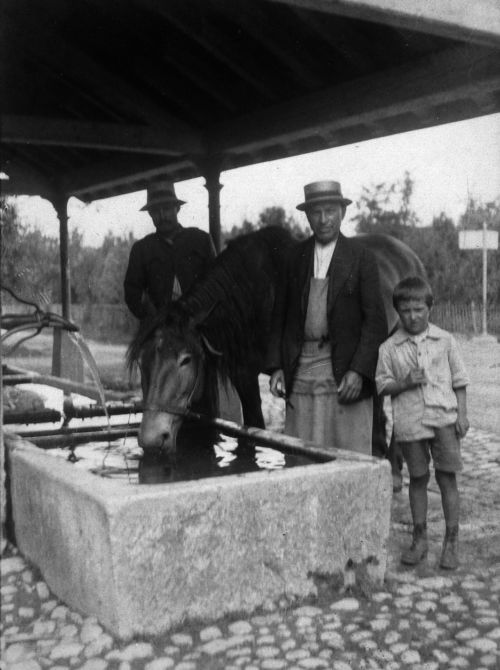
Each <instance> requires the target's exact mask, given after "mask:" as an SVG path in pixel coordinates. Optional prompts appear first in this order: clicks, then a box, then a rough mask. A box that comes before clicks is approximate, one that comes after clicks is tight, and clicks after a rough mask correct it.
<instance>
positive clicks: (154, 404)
mask: <svg viewBox="0 0 500 670" xmlns="http://www.w3.org/2000/svg"><path fill="white" fill-rule="evenodd" d="M129 359H130V360H131V361H133V360H135V361H136V362H137V363H138V364H139V367H140V370H141V384H142V392H143V403H144V410H143V416H142V422H141V427H140V430H139V436H138V441H139V446H140V447H141V448H142V449H143V450H144V452H145V453H152V452H161V453H162V454H163V455H164V456H166V457H167V458H169V459H174V458H175V455H176V440H177V434H178V432H179V428H180V426H181V424H182V422H183V419H184V417H185V415H186V414H187V412H189V410H190V409H191V407H192V405H193V404H196V403H197V402H198V401H200V399H201V398H202V396H203V395H204V393H205V392H206V377H207V370H206V363H207V352H206V344H205V342H204V338H203V335H202V334H201V332H200V330H199V320H196V319H194V318H193V317H192V316H191V315H190V314H189V313H188V312H187V311H186V310H185V309H183V308H182V307H181V306H180V305H179V306H173V307H171V308H170V309H169V311H168V313H167V314H166V315H162V317H161V318H159V319H157V320H156V322H155V323H153V324H151V325H149V326H148V327H147V328H146V329H145V330H144V331H143V332H142V333H139V335H138V336H137V337H136V339H135V341H134V342H133V343H132V345H131V348H130V351H129Z"/></svg>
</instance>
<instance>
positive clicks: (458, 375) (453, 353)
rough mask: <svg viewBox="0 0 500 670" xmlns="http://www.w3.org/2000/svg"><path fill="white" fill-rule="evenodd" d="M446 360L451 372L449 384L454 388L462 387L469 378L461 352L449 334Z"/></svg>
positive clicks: (467, 382)
mask: <svg viewBox="0 0 500 670" xmlns="http://www.w3.org/2000/svg"><path fill="white" fill-rule="evenodd" d="M448 361H449V364H450V372H451V385H452V387H453V388H454V389H458V388H462V387H463V386H467V384H469V382H470V379H469V375H468V374H467V370H466V369H465V364H464V361H463V359H462V354H461V353H460V349H459V348H458V344H457V341H456V340H455V338H454V337H453V335H450V348H449V351H448Z"/></svg>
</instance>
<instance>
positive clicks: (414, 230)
mask: <svg viewBox="0 0 500 670" xmlns="http://www.w3.org/2000/svg"><path fill="white" fill-rule="evenodd" d="M413 186H414V183H413V180H412V179H411V177H410V175H409V174H408V173H406V174H405V176H404V179H403V180H402V181H401V182H398V183H396V184H392V185H387V184H384V183H382V184H377V185H375V186H373V187H371V188H365V189H364V190H363V193H362V195H361V197H360V199H359V202H358V208H359V210H360V213H359V214H358V215H357V216H356V217H355V221H356V223H357V231H358V232H360V233H367V232H372V233H382V234H387V235H393V236H394V237H397V238H398V239H400V240H402V241H403V242H405V243H406V244H408V246H409V247H411V248H412V249H413V250H414V251H415V253H416V254H417V255H418V256H419V257H420V259H421V260H422V262H423V264H424V266H425V269H426V271H427V275H428V278H429V281H430V283H431V285H432V287H433V290H434V293H435V297H436V300H438V301H453V302H455V303H467V302H470V301H475V302H476V303H477V304H479V303H481V301H482V252H481V251H461V250H460V249H459V246H458V233H459V229H463V228H468V229H476V230H477V229H480V228H481V227H482V223H483V221H486V223H487V225H488V228H490V229H491V230H499V229H500V200H497V201H495V202H490V203H487V204H485V205H482V204H480V203H478V202H476V201H474V200H471V201H470V202H469V205H468V209H467V212H465V213H464V214H463V216H462V217H461V218H460V220H459V227H458V228H457V227H456V226H455V224H454V222H453V221H452V220H451V219H450V218H449V217H448V216H446V215H445V214H444V213H441V214H440V215H439V216H437V217H435V218H434V220H433V222H432V224H431V225H430V226H421V225H419V224H420V222H419V220H418V217H417V215H416V214H415V212H414V211H413V210H412V208H411V195H412V193H413ZM499 261H500V252H499V251H496V252H492V251H489V252H488V302H489V304H490V305H492V304H496V305H498V304H500V262H499Z"/></svg>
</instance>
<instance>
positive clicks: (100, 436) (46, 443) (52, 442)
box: [29, 428, 138, 449]
mask: <svg viewBox="0 0 500 670" xmlns="http://www.w3.org/2000/svg"><path fill="white" fill-rule="evenodd" d="M137 433H138V429H137V428H127V430H123V429H122V430H109V431H108V430H106V431H102V430H100V431H93V432H90V431H89V432H88V433H85V434H83V435H81V434H80V435H71V434H64V435H47V436H45V435H44V436H42V437H30V438H29V441H30V442H32V443H33V444H35V445H36V446H37V447H40V448H41V449H56V448H60V447H68V448H70V447H76V446H78V445H79V444H86V443H87V442H107V441H112V440H119V439H120V438H122V437H135V436H136V435H137Z"/></svg>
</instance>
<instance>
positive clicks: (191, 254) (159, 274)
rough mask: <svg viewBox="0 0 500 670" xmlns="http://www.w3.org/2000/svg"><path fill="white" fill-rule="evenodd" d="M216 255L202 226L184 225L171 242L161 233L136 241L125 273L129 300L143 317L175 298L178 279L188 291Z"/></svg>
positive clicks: (126, 292)
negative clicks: (200, 228)
mask: <svg viewBox="0 0 500 670" xmlns="http://www.w3.org/2000/svg"><path fill="white" fill-rule="evenodd" d="M214 257H215V251H214V248H213V245H212V241H211V238H210V236H209V235H208V234H207V233H205V232H203V231H202V230H199V228H180V229H179V232H178V233H176V235H175V236H174V238H173V240H172V241H171V242H167V241H166V240H164V239H163V238H162V237H160V235H158V233H151V234H150V235H146V237H144V238H143V239H142V240H139V241H138V242H135V243H134V245H133V246H132V249H131V251H130V257H129V262H128V268H127V272H126V274H125V281H124V290H125V302H126V303H127V306H128V308H129V309H130V311H131V312H132V314H133V315H134V316H136V317H137V318H138V319H143V318H144V317H146V316H147V315H148V313H150V312H151V311H153V308H154V309H156V310H158V309H159V308H160V307H162V306H163V305H165V304H167V303H169V302H170V300H171V299H172V290H173V287H174V278H175V277H177V279H178V281H179V284H180V287H181V290H182V292H183V293H184V292H186V291H187V290H188V289H189V288H190V286H191V285H192V284H193V282H195V281H196V280H197V279H199V278H200V277H202V276H203V275H204V274H205V272H206V270H207V269H208V267H209V265H210V263H211V261H212V260H213V258H214Z"/></svg>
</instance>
